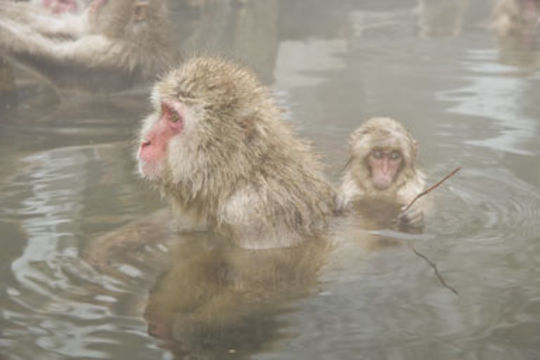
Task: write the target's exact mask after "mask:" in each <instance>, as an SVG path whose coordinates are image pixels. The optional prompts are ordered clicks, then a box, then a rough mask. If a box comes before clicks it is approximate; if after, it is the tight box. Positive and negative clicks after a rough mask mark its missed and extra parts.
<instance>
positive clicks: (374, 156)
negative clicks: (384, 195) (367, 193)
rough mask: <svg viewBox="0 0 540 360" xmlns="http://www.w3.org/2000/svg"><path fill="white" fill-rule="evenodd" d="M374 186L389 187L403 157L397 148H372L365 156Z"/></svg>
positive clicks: (378, 187) (381, 188)
mask: <svg viewBox="0 0 540 360" xmlns="http://www.w3.org/2000/svg"><path fill="white" fill-rule="evenodd" d="M367 162H368V166H369V169H370V170H371V180H372V182H373V185H374V186H375V188H377V189H379V190H385V189H387V188H389V187H390V186H391V185H392V183H393V182H394V180H395V179H396V176H397V174H398V172H399V170H400V169H401V164H402V163H403V157H402V156H401V153H400V152H399V151H398V150H385V149H377V148H375V149H373V150H372V151H371V153H370V154H369V155H368V158H367Z"/></svg>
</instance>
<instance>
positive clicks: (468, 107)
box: [438, 51, 538, 155]
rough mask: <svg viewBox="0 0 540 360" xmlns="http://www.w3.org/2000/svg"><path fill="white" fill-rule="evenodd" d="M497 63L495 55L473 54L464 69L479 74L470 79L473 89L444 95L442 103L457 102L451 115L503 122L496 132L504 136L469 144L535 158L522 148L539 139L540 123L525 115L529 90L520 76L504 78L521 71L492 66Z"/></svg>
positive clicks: (491, 52) (499, 135)
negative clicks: (525, 99)
mask: <svg viewBox="0 0 540 360" xmlns="http://www.w3.org/2000/svg"><path fill="white" fill-rule="evenodd" d="M494 60H495V52H493V51H474V52H471V54H470V55H469V59H468V60H467V61H466V62H465V63H464V65H465V67H466V68H467V69H468V70H470V71H471V72H472V73H476V74H478V75H475V76H471V77H470V81H471V82H472V85H469V86H466V87H463V88H460V89H456V90H451V91H443V92H440V93H439V94H438V99H439V100H441V101H452V102H457V104H456V105H455V106H453V107H451V108H449V109H448V111H450V112H455V113H458V114H463V115H471V116H478V117H488V118H491V119H493V120H495V121H497V122H499V125H498V126H496V128H497V129H500V130H499V131H498V132H499V133H500V134H497V135H496V136H493V137H491V138H488V139H484V140H469V141H468V143H469V144H472V145H479V146H488V147H491V148H492V149H494V150H497V151H506V152H511V153H516V154H521V155H534V154H535V153H534V152H531V151H527V150H525V149H523V148H521V147H522V146H523V144H527V143H529V142H531V141H534V139H536V135H535V133H536V130H537V129H538V126H537V121H536V119H535V118H532V117H529V116H528V115H527V114H523V110H522V109H523V99H524V97H525V96H526V94H527V93H528V89H527V88H526V85H525V84H524V83H523V81H522V80H521V79H520V78H519V77H517V75H516V76H501V75H505V74H508V73H510V74H511V73H512V72H517V71H518V69H516V68H509V67H507V66H503V65H498V64H492V63H490V62H491V61H494ZM486 62H487V64H486Z"/></svg>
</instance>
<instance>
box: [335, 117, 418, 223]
mask: <svg viewBox="0 0 540 360" xmlns="http://www.w3.org/2000/svg"><path fill="white" fill-rule="evenodd" d="M417 149H418V145H417V143H416V141H415V140H414V139H413V137H412V136H411V134H410V133H409V132H408V131H407V130H406V129H405V128H404V127H403V125H402V124H400V123H399V122H397V121H395V120H393V119H390V118H383V117H376V118H372V119H369V120H368V121H366V122H365V123H364V124H362V126H360V127H359V128H358V129H356V130H355V131H354V132H353V133H352V134H351V135H350V137H349V152H350V158H349V161H348V163H347V165H346V168H345V174H344V176H343V182H342V185H341V189H340V194H339V203H338V206H339V208H340V209H341V210H345V209H347V208H353V207H355V206H356V205H358V204H360V203H365V202H370V203H371V204H372V205H371V206H373V204H377V203H394V204H398V205H401V206H404V205H406V204H408V203H409V202H410V201H412V200H413V198H414V197H415V196H416V195H418V194H419V193H420V192H422V190H423V189H424V186H425V180H424V175H423V174H422V172H421V171H420V170H418V169H417V168H416V154H417ZM373 210H376V209H373ZM368 212H369V211H368ZM423 217H424V215H423V210H422V207H421V206H417V205H416V204H415V206H413V207H411V208H410V209H409V210H407V211H405V212H401V213H399V216H398V219H399V221H400V223H401V224H402V225H408V226H413V227H420V226H422V224H423Z"/></svg>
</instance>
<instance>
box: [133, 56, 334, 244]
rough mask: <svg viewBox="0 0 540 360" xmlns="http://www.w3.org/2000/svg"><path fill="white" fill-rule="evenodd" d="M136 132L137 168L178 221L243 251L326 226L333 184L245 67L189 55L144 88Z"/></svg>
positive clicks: (292, 240)
mask: <svg viewBox="0 0 540 360" xmlns="http://www.w3.org/2000/svg"><path fill="white" fill-rule="evenodd" d="M152 104H153V107H154V112H153V113H152V114H151V115H150V116H148V117H147V118H146V119H145V120H144V122H143V126H142V131H141V133H140V145H139V148H138V151H137V160H138V164H139V172H140V174H141V176H142V177H143V178H144V179H146V180H148V181H149V182H151V183H152V184H153V185H154V186H155V187H156V188H158V189H159V191H160V192H161V194H162V195H163V197H164V198H166V199H167V200H169V202H170V203H171V204H172V208H173V211H174V212H175V214H176V218H177V220H178V221H179V222H180V223H181V227H182V228H186V229H190V228H193V227H206V228H209V229H213V230H215V231H217V232H218V233H220V234H224V235H226V236H229V237H230V238H232V239H233V241H235V242H236V243H237V244H238V245H239V246H240V247H243V248H249V249H261V248H275V247H286V246H291V245H293V244H297V243H299V242H300V241H302V240H303V239H306V238H312V237H315V236H317V235H318V234H320V233H321V231H323V230H325V228H326V227H327V217H328V216H329V215H331V214H332V213H333V212H334V209H335V204H334V198H335V196H334V191H333V189H332V188H331V186H330V185H329V184H328V183H327V182H326V181H325V179H324V178H323V176H322V175H321V164H320V162H319V160H318V157H317V156H316V155H315V154H314V152H313V149H312V148H311V146H310V145H309V144H308V143H307V142H305V141H302V140H300V139H298V138H297V137H296V136H295V135H294V134H293V132H292V131H291V129H290V127H289V126H288V125H287V124H286V123H285V122H284V121H283V119H282V115H281V112H280V110H279V109H278V107H277V106H276V105H275V103H274V101H273V100H272V98H271V97H270V95H269V92H268V89H266V88H265V87H263V86H261V85H260V84H259V83H258V81H257V79H256V78H255V76H254V75H253V74H252V73H251V72H250V71H248V70H246V69H243V68H241V67H239V66H237V65H234V64H232V63H230V62H227V61H224V60H221V59H218V58H206V57H202V58H193V59H190V60H188V61H187V62H185V63H184V64H183V65H182V66H180V67H178V68H176V69H174V70H172V71H171V72H169V73H168V74H167V75H166V76H164V77H163V78H162V80H161V81H159V82H158V83H157V84H156V85H155V87H154V90H153V94H152Z"/></svg>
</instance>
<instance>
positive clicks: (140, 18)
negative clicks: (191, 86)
mask: <svg viewBox="0 0 540 360" xmlns="http://www.w3.org/2000/svg"><path fill="white" fill-rule="evenodd" d="M0 5H1V6H0V50H3V51H4V52H5V53H6V54H7V55H11V56H14V57H16V59H17V60H18V61H21V62H23V63H24V64H25V65H27V66H30V67H31V68H33V69H35V70H37V71H38V72H40V73H41V74H42V75H44V76H47V77H48V78H49V79H50V81H51V82H53V83H55V84H58V85H61V86H68V85H71V86H79V87H83V88H97V89H107V90H108V89H109V88H112V89H113V90H117V89H121V88H124V87H126V86H131V85H133V84H135V83H138V82H141V81H145V80H150V79H153V78H154V77H155V76H156V74H157V73H159V72H161V71H163V70H164V69H166V68H167V67H168V66H169V65H170V64H171V62H172V60H173V57H174V52H173V51H172V46H171V39H170V30H169V27H168V26H169V25H168V19H167V8H166V0H148V1H143V0H92V1H91V3H90V4H89V5H88V7H87V9H86V10H85V11H83V12H81V13H78V14H70V13H64V14H61V15H54V14H51V13H50V12H49V10H48V9H46V8H43V7H42V6H39V5H36V4H33V3H25V2H12V1H6V0H0Z"/></svg>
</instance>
